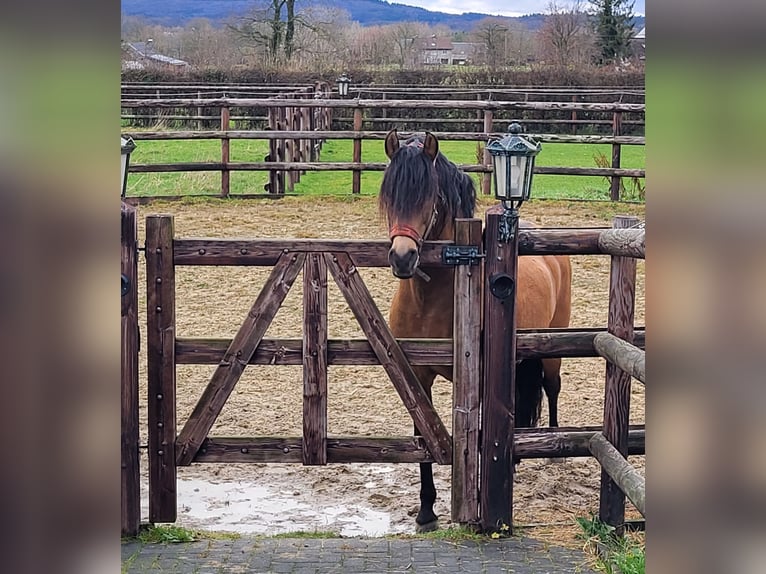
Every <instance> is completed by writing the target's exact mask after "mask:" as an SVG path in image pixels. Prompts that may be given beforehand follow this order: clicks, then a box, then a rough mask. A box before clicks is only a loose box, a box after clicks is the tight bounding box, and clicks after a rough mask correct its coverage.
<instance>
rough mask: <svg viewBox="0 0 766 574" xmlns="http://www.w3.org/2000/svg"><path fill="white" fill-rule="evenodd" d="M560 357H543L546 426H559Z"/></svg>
mask: <svg viewBox="0 0 766 574" xmlns="http://www.w3.org/2000/svg"><path fill="white" fill-rule="evenodd" d="M560 372H561V359H543V389H544V390H545V396H546V397H548V426H551V427H557V426H559V416H558V410H559V392H561V375H560Z"/></svg>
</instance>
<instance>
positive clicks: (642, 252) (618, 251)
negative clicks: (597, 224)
mask: <svg viewBox="0 0 766 574" xmlns="http://www.w3.org/2000/svg"><path fill="white" fill-rule="evenodd" d="M598 246H599V249H601V251H602V252H603V253H608V254H609V255H615V256H621V257H636V258H638V259H645V258H646V232H645V230H644V229H639V228H629V229H607V230H606V231H604V232H602V233H601V235H600V236H599V238H598Z"/></svg>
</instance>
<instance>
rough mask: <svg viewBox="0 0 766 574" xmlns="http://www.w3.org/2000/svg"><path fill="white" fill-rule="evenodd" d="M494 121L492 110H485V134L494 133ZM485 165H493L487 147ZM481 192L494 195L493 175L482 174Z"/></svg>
mask: <svg viewBox="0 0 766 574" xmlns="http://www.w3.org/2000/svg"><path fill="white" fill-rule="evenodd" d="M492 119H493V113H492V110H484V133H485V134H491V133H492V131H493V127H492ZM483 163H484V165H485V166H487V167H490V166H491V165H492V156H491V155H490V153H489V152H488V151H487V146H484V161H483ZM481 191H482V193H483V194H484V195H489V194H490V193H492V174H491V173H486V172H485V173H483V174H482V176H481Z"/></svg>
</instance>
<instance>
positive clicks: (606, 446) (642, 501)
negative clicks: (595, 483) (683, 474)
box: [588, 433, 646, 518]
mask: <svg viewBox="0 0 766 574" xmlns="http://www.w3.org/2000/svg"><path fill="white" fill-rule="evenodd" d="M588 446H589V449H590V452H591V453H592V454H593V456H594V457H595V458H596V460H598V462H599V463H600V464H601V468H603V469H604V470H605V471H606V473H607V474H608V475H609V476H610V477H611V479H612V480H613V481H614V482H615V483H616V484H617V486H619V487H620V490H622V492H624V493H625V495H626V496H627V497H628V499H629V500H630V501H631V502H632V503H633V506H635V507H636V509H637V510H638V511H639V512H640V513H641V516H643V517H644V518H646V482H645V480H644V477H642V476H641V475H640V474H639V473H638V471H637V470H636V469H635V468H633V466H632V465H631V464H630V463H628V461H627V460H626V459H625V457H624V456H622V454H620V451H618V450H617V449H616V448H614V446H612V444H611V443H610V442H609V441H608V440H606V439H605V438H604V436H603V435H602V434H601V433H594V434H593V436H592V438H591V439H590V441H589V444H588Z"/></svg>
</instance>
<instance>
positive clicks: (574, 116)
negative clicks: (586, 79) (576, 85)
mask: <svg viewBox="0 0 766 574" xmlns="http://www.w3.org/2000/svg"><path fill="white" fill-rule="evenodd" d="M572 103H573V104H576V103H577V94H572ZM572 135H573V136H574V135H577V110H572Z"/></svg>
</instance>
